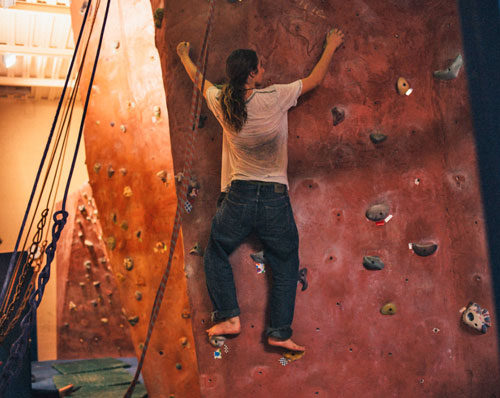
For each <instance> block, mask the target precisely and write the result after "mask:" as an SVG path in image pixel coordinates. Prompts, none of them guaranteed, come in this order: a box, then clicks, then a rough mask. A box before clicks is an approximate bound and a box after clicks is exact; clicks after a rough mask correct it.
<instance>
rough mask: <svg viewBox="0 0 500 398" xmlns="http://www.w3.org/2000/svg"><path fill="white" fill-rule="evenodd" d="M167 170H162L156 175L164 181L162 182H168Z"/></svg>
mask: <svg viewBox="0 0 500 398" xmlns="http://www.w3.org/2000/svg"><path fill="white" fill-rule="evenodd" d="M167 175H168V173H167V170H161V171H159V172H158V173H156V176H157V177H158V178H159V179H160V180H162V182H167Z"/></svg>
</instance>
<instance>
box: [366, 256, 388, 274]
mask: <svg viewBox="0 0 500 398" xmlns="http://www.w3.org/2000/svg"><path fill="white" fill-rule="evenodd" d="M363 265H364V267H365V268H366V269H369V270H371V271H380V270H383V269H384V263H383V262H382V260H381V259H380V257H377V256H364V257H363Z"/></svg>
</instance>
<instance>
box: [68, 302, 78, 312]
mask: <svg viewBox="0 0 500 398" xmlns="http://www.w3.org/2000/svg"><path fill="white" fill-rule="evenodd" d="M68 306H69V310H70V311H73V310H75V309H76V304H75V303H73V302H72V301H70V302H69V304H68Z"/></svg>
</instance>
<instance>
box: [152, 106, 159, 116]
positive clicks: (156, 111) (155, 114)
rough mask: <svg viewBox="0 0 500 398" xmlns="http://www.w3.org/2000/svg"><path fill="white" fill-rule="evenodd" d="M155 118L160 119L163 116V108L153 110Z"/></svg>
mask: <svg viewBox="0 0 500 398" xmlns="http://www.w3.org/2000/svg"><path fill="white" fill-rule="evenodd" d="M153 112H154V116H155V117H156V118H157V119H159V118H160V116H161V108H160V107H159V106H155V107H154V109H153Z"/></svg>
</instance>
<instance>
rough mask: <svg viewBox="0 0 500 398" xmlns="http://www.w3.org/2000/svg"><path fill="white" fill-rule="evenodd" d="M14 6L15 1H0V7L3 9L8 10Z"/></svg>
mask: <svg viewBox="0 0 500 398" xmlns="http://www.w3.org/2000/svg"><path fill="white" fill-rule="evenodd" d="M14 5H16V0H0V6H2V7H3V8H9V7H12V6H14Z"/></svg>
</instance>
